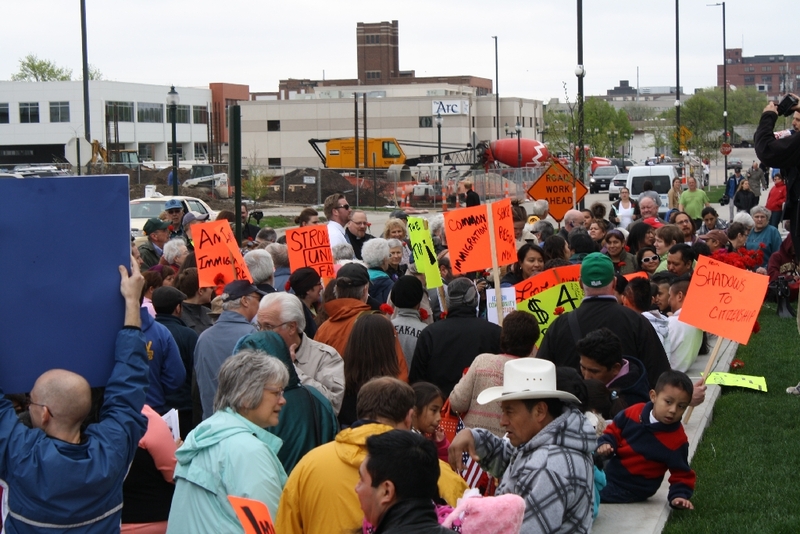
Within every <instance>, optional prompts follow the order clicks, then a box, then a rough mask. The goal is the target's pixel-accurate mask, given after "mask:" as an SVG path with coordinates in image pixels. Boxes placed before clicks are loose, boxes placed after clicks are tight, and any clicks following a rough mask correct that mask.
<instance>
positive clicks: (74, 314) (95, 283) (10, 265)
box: [0, 175, 130, 393]
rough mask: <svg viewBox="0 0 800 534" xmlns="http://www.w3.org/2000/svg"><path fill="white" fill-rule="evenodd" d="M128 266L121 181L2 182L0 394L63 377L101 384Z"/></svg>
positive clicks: (119, 319)
mask: <svg viewBox="0 0 800 534" xmlns="http://www.w3.org/2000/svg"><path fill="white" fill-rule="evenodd" d="M119 265H125V266H129V265H130V208H129V189H128V176H127V175H114V176H108V175H105V176H69V177H56V178H22V179H16V178H3V179H0V280H2V281H3V285H4V288H3V293H4V295H3V299H2V304H1V305H0V387H2V388H3V392H4V393H23V392H28V391H30V390H31V388H32V386H33V383H34V382H35V381H36V378H38V377H39V375H41V374H42V373H43V372H45V371H47V370H49V369H54V368H60V369H68V370H70V371H74V372H76V373H78V374H80V375H82V376H83V377H85V378H86V379H87V380H88V381H89V383H90V384H91V385H92V386H105V384H106V381H107V380H108V377H109V376H110V374H111V369H112V367H113V365H114V342H115V339H116V336H117V332H119V330H120V328H122V326H123V325H122V323H123V320H124V301H123V298H122V296H121V295H120V292H119V269H118V268H117V267H118V266H119Z"/></svg>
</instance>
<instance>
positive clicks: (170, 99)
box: [167, 85, 181, 196]
mask: <svg viewBox="0 0 800 534" xmlns="http://www.w3.org/2000/svg"><path fill="white" fill-rule="evenodd" d="M180 101H181V99H180V96H178V91H176V90H175V86H174V85H173V86H172V87H170V89H169V93H167V105H168V106H169V114H170V120H171V121H172V194H173V195H175V196H178V129H177V126H176V121H177V120H178V117H177V115H178V102H180Z"/></svg>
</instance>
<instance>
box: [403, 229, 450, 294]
mask: <svg viewBox="0 0 800 534" xmlns="http://www.w3.org/2000/svg"><path fill="white" fill-rule="evenodd" d="M408 236H409V238H410V239H411V251H412V253H413V254H414V263H415V264H416V265H417V272H420V273H424V274H425V283H426V286H427V287H428V288H429V289H433V288H437V287H441V286H442V274H441V271H439V260H437V259H436V252H435V251H434V249H433V238H431V231H430V230H429V229H428V221H426V220H425V219H423V218H422V217H409V218H408Z"/></svg>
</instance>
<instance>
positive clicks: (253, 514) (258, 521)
mask: <svg viewBox="0 0 800 534" xmlns="http://www.w3.org/2000/svg"><path fill="white" fill-rule="evenodd" d="M228 500H229V501H230V503H231V506H233V511H234V512H236V517H238V518H239V522H240V523H241V524H242V527H243V528H244V534H275V525H273V523H272V516H271V515H270V513H269V508H267V505H266V504H264V503H263V502H261V501H256V500H254V499H245V498H244V497H234V496H233V495H228Z"/></svg>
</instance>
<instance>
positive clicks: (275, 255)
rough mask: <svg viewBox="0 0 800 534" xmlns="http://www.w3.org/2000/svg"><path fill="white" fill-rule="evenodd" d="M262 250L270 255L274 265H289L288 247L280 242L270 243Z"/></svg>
mask: <svg viewBox="0 0 800 534" xmlns="http://www.w3.org/2000/svg"><path fill="white" fill-rule="evenodd" d="M264 250H266V251H267V252H269V254H270V256H272V262H273V263H274V264H275V267H288V266H289V247H287V246H286V245H281V244H280V243H270V244H269V245H267V246H266V247H264Z"/></svg>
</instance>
